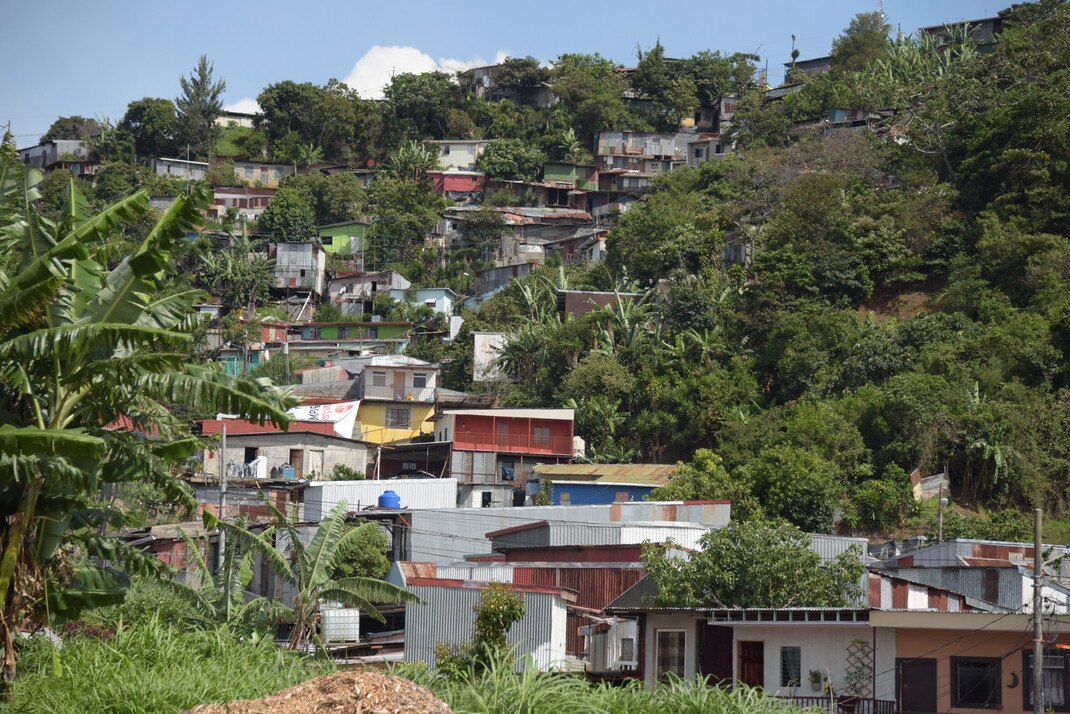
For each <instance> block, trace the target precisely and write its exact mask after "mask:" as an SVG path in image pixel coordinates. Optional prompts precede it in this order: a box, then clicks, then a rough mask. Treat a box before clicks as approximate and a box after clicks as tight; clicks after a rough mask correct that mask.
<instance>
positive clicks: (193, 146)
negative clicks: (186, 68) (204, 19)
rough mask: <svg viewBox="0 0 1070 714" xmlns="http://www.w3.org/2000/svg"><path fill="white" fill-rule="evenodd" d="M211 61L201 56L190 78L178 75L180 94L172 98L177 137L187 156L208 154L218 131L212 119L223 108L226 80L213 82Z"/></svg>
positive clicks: (216, 116) (199, 156)
mask: <svg viewBox="0 0 1070 714" xmlns="http://www.w3.org/2000/svg"><path fill="white" fill-rule="evenodd" d="M213 69H214V65H213V63H211V62H209V61H208V56H207V55H201V58H200V59H199V60H198V61H197V67H196V68H195V69H194V70H193V72H191V73H190V76H189V77H185V76H183V77H180V78H179V80H178V82H179V84H180V85H181V87H182V95H181V96H180V97H178V98H177V99H175V112H176V115H177V122H178V123H177V139H178V144H179V146H182V145H186V146H188V148H189V152H190V156H191V157H196V158H203V157H206V156H208V153H209V151H211V148H212V144H213V142H214V141H215V139H216V137H217V135H218V134H219V131H218V130H219V127H217V126H216V124H215V120H216V119H217V118H218V117H219V114H220V112H222V111H223V90H224V89H225V88H226V86H227V85H226V82H224V81H223V80H222V79H220V80H219V81H213V77H212V71H213Z"/></svg>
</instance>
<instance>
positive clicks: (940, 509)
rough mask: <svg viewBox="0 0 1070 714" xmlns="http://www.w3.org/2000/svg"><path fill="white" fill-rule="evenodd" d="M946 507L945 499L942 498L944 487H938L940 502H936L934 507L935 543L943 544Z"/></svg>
mask: <svg viewBox="0 0 1070 714" xmlns="http://www.w3.org/2000/svg"><path fill="white" fill-rule="evenodd" d="M946 505H947V499H946V498H944V487H943V486H941V487H940V500H939V501H937V506H936V542H937V543H943V542H944V506H946Z"/></svg>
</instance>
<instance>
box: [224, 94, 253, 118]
mask: <svg viewBox="0 0 1070 714" xmlns="http://www.w3.org/2000/svg"><path fill="white" fill-rule="evenodd" d="M223 111H225V112H241V113H242V114H259V113H260V105H259V104H257V103H256V100H255V99H253V98H252V97H245V98H243V99H239V100H238V101H236V102H233V103H231V104H226V105H224V106H223Z"/></svg>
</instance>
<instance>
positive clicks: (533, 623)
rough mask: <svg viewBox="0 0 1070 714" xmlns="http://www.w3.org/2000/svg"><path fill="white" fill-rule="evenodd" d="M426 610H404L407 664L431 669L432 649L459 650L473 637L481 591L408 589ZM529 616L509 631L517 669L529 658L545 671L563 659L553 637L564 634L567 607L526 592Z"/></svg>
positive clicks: (413, 607) (549, 597)
mask: <svg viewBox="0 0 1070 714" xmlns="http://www.w3.org/2000/svg"><path fill="white" fill-rule="evenodd" d="M409 589H410V590H411V591H412V592H413V593H415V594H416V596H417V597H419V598H420V599H422V600H423V601H424V602H425V603H426V604H424V605H408V606H406V609H405V661H407V662H426V663H427V664H428V665H430V666H435V664H436V662H437V660H436V659H435V645H436V644H437V643H439V642H446V643H449V644H452V645H459V644H461V643H462V642H464V641H466V640H468V639H469V638H470V637H471V636H472V625H473V622H474V620H475V613H474V612H473V611H472V608H473V607H474V606H475V604H476V603H477V602H478V601H479V596H480V594H481V593H482V590H478V589H474V588H444V587H432V586H426V585H417V586H413V587H411V588H409ZM524 604H525V605H526V606H527V615H526V616H525V617H524V619H523V620H521V621H520V622H518V623H516V624H515V625H513V626H512V628H510V630H509V635H508V637H509V642H510V643H511V644H516V645H518V648H517V655H518V656H517V669H518V670H519V669H520V668H521V667H523V665H524V661H525V658H526V655H528V654H531V655H532V657H533V658H534V661H535V665H536V666H537V667H538V668H539V669H549V668H550V667H551V666H552V665H553V664H554V663H556V662H560V661H561V660H563V659H564V658H565V642H564V638H563V637H562V638H561V641H559V642H558V641H554V633H555V632H559V633H563V632H564V627H565V624H564V620H565V606H564V602H563V601H562V600H561V599H560V597H559V596H556V595H553V594H548V593H546V594H544V593H524Z"/></svg>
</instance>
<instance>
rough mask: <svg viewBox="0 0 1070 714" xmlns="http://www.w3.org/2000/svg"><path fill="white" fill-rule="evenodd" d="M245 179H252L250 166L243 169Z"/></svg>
mask: <svg viewBox="0 0 1070 714" xmlns="http://www.w3.org/2000/svg"><path fill="white" fill-rule="evenodd" d="M245 178H247V179H252V178H253V167H252V166H246V167H245Z"/></svg>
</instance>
